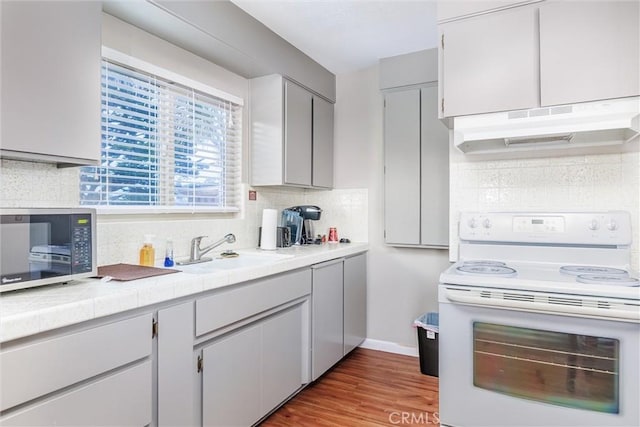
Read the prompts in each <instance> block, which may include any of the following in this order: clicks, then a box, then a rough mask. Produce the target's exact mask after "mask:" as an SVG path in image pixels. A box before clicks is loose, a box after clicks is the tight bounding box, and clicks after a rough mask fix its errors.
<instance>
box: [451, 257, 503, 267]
mask: <svg viewBox="0 0 640 427" xmlns="http://www.w3.org/2000/svg"><path fill="white" fill-rule="evenodd" d="M462 264H463V265H493V266H501V267H503V266H505V265H507V264H505V263H504V262H502V261H489V260H482V259H474V260H471V261H463V262H462Z"/></svg>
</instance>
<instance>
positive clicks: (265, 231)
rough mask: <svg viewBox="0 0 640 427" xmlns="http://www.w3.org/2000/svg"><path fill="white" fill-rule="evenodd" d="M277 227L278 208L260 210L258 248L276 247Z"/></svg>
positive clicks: (270, 248) (271, 248)
mask: <svg viewBox="0 0 640 427" xmlns="http://www.w3.org/2000/svg"><path fill="white" fill-rule="evenodd" d="M277 227H278V210H277V209H263V210H262V230H261V231H260V249H264V250H267V251H272V250H275V248H276V231H277Z"/></svg>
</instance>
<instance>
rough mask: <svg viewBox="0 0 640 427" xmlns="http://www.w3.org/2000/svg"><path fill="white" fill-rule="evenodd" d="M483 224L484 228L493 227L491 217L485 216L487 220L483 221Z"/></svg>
mask: <svg viewBox="0 0 640 427" xmlns="http://www.w3.org/2000/svg"><path fill="white" fill-rule="evenodd" d="M482 226H483V227H484V228H491V220H490V219H489V218H485V220H484V221H482Z"/></svg>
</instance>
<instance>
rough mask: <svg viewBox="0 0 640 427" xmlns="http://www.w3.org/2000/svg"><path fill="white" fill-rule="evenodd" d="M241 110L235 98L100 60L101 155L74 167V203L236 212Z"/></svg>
mask: <svg viewBox="0 0 640 427" xmlns="http://www.w3.org/2000/svg"><path fill="white" fill-rule="evenodd" d="M241 116H242V106H241V105H239V104H238V103H234V102H231V101H228V100H225V99H223V98H220V97H217V96H213V95H210V94H207V93H205V92H203V91H200V90H196V89H194V88H192V87H188V86H186V85H183V84H180V83H176V82H174V81H172V80H169V79H164V78H161V77H159V76H158V75H154V74H152V73H148V72H143V71H141V70H139V69H134V68H131V67H129V66H123V65H119V64H117V63H115V62H110V61H109V60H103V62H102V149H101V161H100V165H98V166H90V167H83V168H82V169H81V172H80V203H81V204H82V205H94V206H106V207H124V206H127V207H136V208H141V207H156V208H171V210H180V209H182V210H188V211H197V210H199V209H200V210H204V209H206V210H216V211H221V212H228V211H236V210H237V203H238V194H237V193H238V186H239V181H240V170H239V164H240V159H239V156H240V143H241V129H242V125H241ZM147 209H149V208H147Z"/></svg>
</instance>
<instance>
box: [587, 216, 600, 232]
mask: <svg viewBox="0 0 640 427" xmlns="http://www.w3.org/2000/svg"><path fill="white" fill-rule="evenodd" d="M599 228H600V223H599V222H598V220H597V219H592V220H591V222H590V223H589V230H591V231H596V230H597V229H599Z"/></svg>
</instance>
